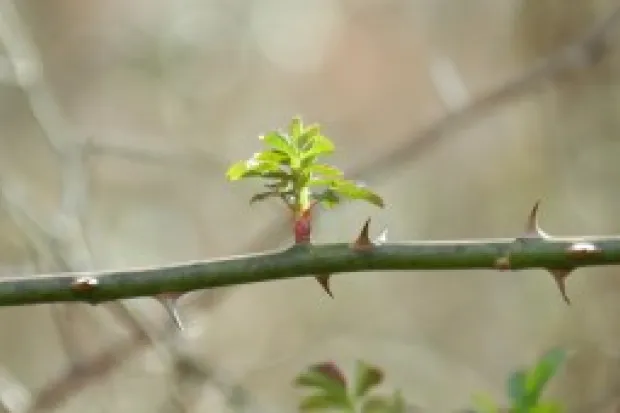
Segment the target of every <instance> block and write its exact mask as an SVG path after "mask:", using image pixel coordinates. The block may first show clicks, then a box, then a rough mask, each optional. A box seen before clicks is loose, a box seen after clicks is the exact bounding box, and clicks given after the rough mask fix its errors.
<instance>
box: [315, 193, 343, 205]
mask: <svg viewBox="0 0 620 413" xmlns="http://www.w3.org/2000/svg"><path fill="white" fill-rule="evenodd" d="M312 199H315V200H316V201H318V202H319V203H320V204H321V206H323V208H326V209H329V208H333V207H335V206H336V205H338V204H339V203H340V202H341V201H342V199H341V198H340V197H339V196H338V194H337V193H335V192H334V191H332V190H331V189H326V190H325V191H322V192H319V193H314V194H312Z"/></svg>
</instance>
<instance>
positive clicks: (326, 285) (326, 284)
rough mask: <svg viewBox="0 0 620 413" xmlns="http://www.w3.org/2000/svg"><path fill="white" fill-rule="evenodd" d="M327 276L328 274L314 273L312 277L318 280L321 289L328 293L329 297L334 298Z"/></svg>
mask: <svg viewBox="0 0 620 413" xmlns="http://www.w3.org/2000/svg"><path fill="white" fill-rule="evenodd" d="M329 277H330V274H323V275H316V276H315V277H314V278H316V280H317V281H318V282H319V284H320V285H321V287H323V290H325V292H326V293H327V295H329V296H330V297H331V298H334V294H332V290H331V288H330V286H329Z"/></svg>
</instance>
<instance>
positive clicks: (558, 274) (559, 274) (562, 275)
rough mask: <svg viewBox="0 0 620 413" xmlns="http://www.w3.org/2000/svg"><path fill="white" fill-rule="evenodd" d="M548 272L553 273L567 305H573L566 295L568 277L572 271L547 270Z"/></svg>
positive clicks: (561, 269)
mask: <svg viewBox="0 0 620 413" xmlns="http://www.w3.org/2000/svg"><path fill="white" fill-rule="evenodd" d="M547 271H549V272H550V273H551V276H552V277H553V279H554V280H555V283H556V284H557V286H558V289H559V290H560V294H562V298H563V299H564V301H565V302H566V304H568V305H571V302H570V298H568V295H567V294H566V277H568V274H570V272H571V271H572V270H570V269H565V268H547Z"/></svg>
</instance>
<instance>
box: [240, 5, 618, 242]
mask: <svg viewBox="0 0 620 413" xmlns="http://www.w3.org/2000/svg"><path fill="white" fill-rule="evenodd" d="M619 23H620V6H616V7H615V8H614V9H613V10H612V11H611V13H610V14H609V15H607V16H606V17H604V18H602V19H601V20H600V21H599V22H598V23H597V24H595V25H594V27H592V28H591V29H589V30H588V31H587V32H586V33H584V34H583V35H582V36H581V37H579V38H578V39H577V40H576V41H575V42H573V43H571V44H569V45H567V46H565V47H563V48H561V49H560V50H558V51H557V52H556V53H554V54H552V55H550V56H548V57H545V58H544V59H542V60H541V61H540V62H539V63H537V64H534V65H533V66H532V67H530V68H528V69H526V70H525V71H523V72H522V73H520V74H518V75H517V76H515V77H513V78H512V79H510V80H508V81H507V82H505V83H502V84H501V85H499V86H497V87H495V88H493V89H491V90H490V91H489V92H487V93H484V94H482V95H481V96H478V97H472V99H471V100H470V101H469V103H468V104H466V105H465V106H463V107H461V108H460V109H457V110H454V108H453V111H452V112H450V113H448V115H446V116H444V117H442V118H440V119H438V120H437V121H435V122H432V123H431V124H430V125H428V126H427V127H425V128H423V129H421V130H419V131H418V132H413V133H411V136H410V138H409V139H406V140H405V141H404V143H403V144H401V145H396V146H395V147H394V148H393V149H391V150H390V151H388V152H387V153H385V154H382V155H377V157H375V158H374V159H373V160H372V161H370V162H368V163H366V164H363V165H358V166H356V167H353V168H351V169H350V171H349V172H348V173H347V175H349V176H350V177H352V178H354V179H361V180H364V181H367V182H371V181H374V182H376V181H379V180H380V179H384V178H386V177H388V176H390V175H392V174H394V172H395V171H396V170H398V169H399V168H402V167H403V166H404V165H406V164H407V163H409V162H413V161H415V160H417V159H420V158H421V157H422V156H424V154H426V153H428V152H429V151H431V150H433V149H434V148H436V147H438V146H439V145H440V144H442V143H443V142H444V141H445V140H446V139H447V138H448V137H449V136H450V134H451V133H455V132H457V131H458V130H459V129H460V128H463V127H464V126H467V125H469V124H470V123H472V122H476V121H478V120H480V119H481V118H482V117H483V116H484V115H486V114H488V113H489V112H492V111H493V110H498V109H499V108H500V107H502V106H503V105H506V104H508V103H511V102H513V101H514V100H515V99H516V98H518V97H521V96H523V95H525V94H526V93H529V92H532V91H534V90H536V88H539V87H541V86H545V85H548V82H553V81H556V80H557V79H558V78H560V76H561V75H563V74H566V73H568V72H571V71H575V70H583V69H587V68H589V67H592V66H594V65H596V64H597V63H598V62H600V61H601V60H602V59H603V57H604V56H605V55H606V54H607V53H608V52H609V51H610V45H609V44H608V41H609V38H610V37H611V35H612V33H613V30H614V29H615V28H616V26H617V25H618V24H619ZM316 218H319V214H317V216H316ZM258 234H259V235H258V236H257V237H256V239H255V240H253V241H252V242H250V243H249V244H248V247H247V249H246V250H248V251H255V250H257V247H259V246H260V247H264V246H265V245H267V248H275V247H276V246H278V245H279V244H281V243H282V242H283V241H284V240H286V239H287V237H288V236H289V228H288V222H286V221H285V220H283V219H275V220H273V221H271V222H268V223H267V224H266V225H265V228H264V229H262V230H261V231H259V232H258Z"/></svg>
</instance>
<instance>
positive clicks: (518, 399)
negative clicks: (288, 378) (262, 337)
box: [294, 349, 566, 413]
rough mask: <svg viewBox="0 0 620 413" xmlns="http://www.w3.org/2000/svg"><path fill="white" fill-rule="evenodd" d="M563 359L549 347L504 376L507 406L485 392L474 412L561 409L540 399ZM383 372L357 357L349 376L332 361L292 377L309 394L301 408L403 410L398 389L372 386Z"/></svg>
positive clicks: (550, 412)
mask: <svg viewBox="0 0 620 413" xmlns="http://www.w3.org/2000/svg"><path fill="white" fill-rule="evenodd" d="M565 359H566V353H565V352H564V351H563V350H561V349H553V350H550V351H549V352H547V353H545V354H544V355H543V356H542V357H540V358H539V359H538V360H537V361H536V363H535V364H534V365H533V366H531V367H530V368H527V369H518V370H516V371H514V372H513V373H512V374H511V375H510V376H509V377H508V380H507V392H508V400H509V401H510V406H509V407H508V408H506V409H505V408H501V407H498V404H497V403H496V402H495V401H493V400H492V399H491V398H490V397H488V396H486V395H477V396H476V397H475V404H476V411H477V412H478V413H500V412H506V411H508V412H511V413H562V412H563V411H564V410H563V408H562V407H561V405H560V404H559V403H557V402H554V401H548V400H544V399H542V394H543V392H544V390H545V389H546V387H547V385H548V384H549V381H550V380H551V378H552V377H553V376H554V375H555V374H556V373H557V371H558V369H559V368H560V367H561V366H562V364H563V363H564V361H565ZM383 379H384V373H383V371H382V370H381V369H380V368H379V367H376V366H373V365H370V364H367V363H365V362H363V361H357V363H356V368H355V374H354V377H353V379H352V380H350V381H349V380H347V378H346V375H345V373H344V372H343V371H342V370H341V369H340V368H339V367H338V366H337V365H336V364H335V363H333V362H324V363H318V364H315V365H312V366H310V367H309V368H308V369H306V370H305V371H304V372H302V373H300V374H299V375H298V376H297V378H296V379H295V382H294V384H295V386H297V387H301V388H304V389H308V390H310V391H311V393H310V394H308V395H306V396H304V397H302V399H301V401H300V402H299V410H300V411H302V412H309V411H318V410H335V411H340V412H344V413H357V412H359V413H404V412H405V411H406V410H407V408H406V403H405V400H404V398H403V396H402V394H401V392H400V391H399V390H397V391H395V392H394V393H392V394H390V395H386V394H377V393H376V392H373V391H372V390H373V389H375V388H376V387H378V386H379V385H381V384H382V383H383Z"/></svg>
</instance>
